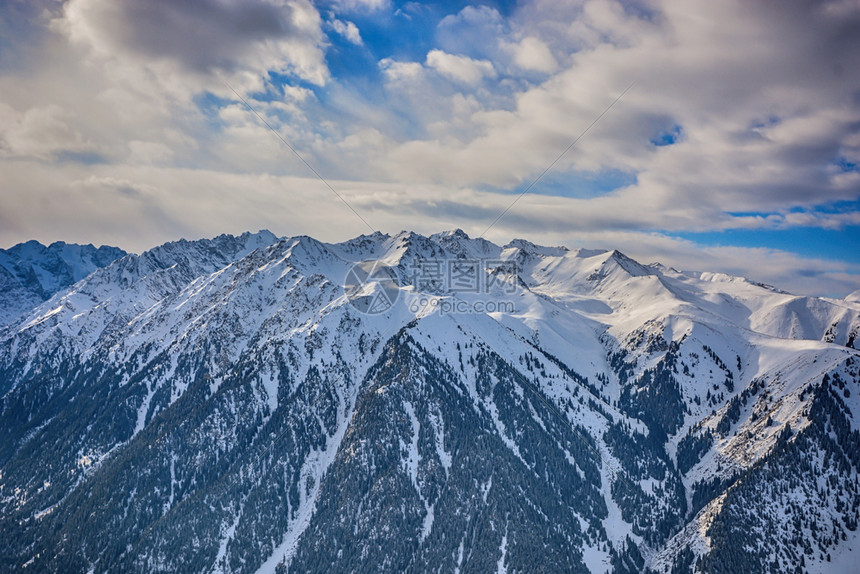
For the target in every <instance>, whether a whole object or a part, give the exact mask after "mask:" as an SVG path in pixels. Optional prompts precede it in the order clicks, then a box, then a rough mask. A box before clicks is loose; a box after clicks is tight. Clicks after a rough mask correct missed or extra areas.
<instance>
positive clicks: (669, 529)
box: [0, 230, 860, 573]
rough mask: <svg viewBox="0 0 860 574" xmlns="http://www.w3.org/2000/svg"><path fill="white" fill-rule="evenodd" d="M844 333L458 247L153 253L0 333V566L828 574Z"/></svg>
mask: <svg viewBox="0 0 860 574" xmlns="http://www.w3.org/2000/svg"><path fill="white" fill-rule="evenodd" d="M858 331H860V303H859V302H857V300H856V297H855V298H850V297H849V298H846V299H845V300H832V299H819V298H812V297H797V296H793V295H790V294H787V293H784V292H781V291H778V290H775V289H773V288H769V287H767V286H762V285H757V284H754V283H750V282H748V281H746V280H744V279H740V278H735V277H728V276H725V275H719V274H713V273H685V272H679V271H675V270H670V269H666V268H663V267H662V266H659V265H649V266H645V265H642V264H640V263H638V262H636V261H633V260H632V259H630V258H628V257H626V256H625V255H623V254H621V253H619V252H615V251H598V250H584V249H582V250H567V249H565V248H555V247H542V246H537V245H534V244H532V243H530V242H528V241H525V240H515V241H513V242H511V243H510V244H508V245H505V246H498V245H494V244H492V243H490V242H488V241H485V240H482V239H472V238H469V237H468V236H466V234H465V233H463V232H461V231H459V230H458V231H454V232H447V233H440V234H436V235H432V236H430V237H424V236H421V235H418V234H414V233H408V232H403V233H400V234H398V235H395V236H389V235H384V234H380V233H376V234H373V235H368V236H361V237H358V238H355V239H353V240H350V241H347V242H344V243H340V244H326V243H322V242H319V241H316V240H314V239H312V238H309V237H293V238H282V239H279V238H276V237H275V236H273V235H272V234H270V233H268V232H259V233H257V234H244V235H242V236H239V237H231V236H220V237H217V238H215V239H212V240H204V241H195V242H188V241H179V242H175V243H168V244H165V245H163V246H160V247H157V248H155V249H153V250H151V251H148V252H146V253H143V254H141V255H139V256H138V255H126V256H124V257H121V258H119V259H117V260H115V261H113V262H112V263H110V264H109V265H107V266H105V267H103V268H100V269H96V270H94V271H93V272H92V273H90V274H88V275H87V276H86V277H85V278H83V279H82V280H80V281H78V282H76V283H74V284H73V285H71V286H70V287H68V288H66V289H65V290H62V291H60V292H58V293H56V294H55V295H54V296H53V297H51V298H50V300H48V301H46V302H44V303H41V304H39V305H37V306H34V307H33V308H32V309H30V310H29V311H28V312H27V313H26V314H25V315H24V316H22V317H21V318H19V319H17V320H15V321H13V322H11V323H10V324H9V325H7V326H6V327H4V328H2V329H0V397H2V398H0V433H2V436H3V437H4V438H3V441H2V442H0V531H2V532H3V538H4V544H3V545H2V546H0V564H2V566H3V567H2V570H3V571H10V572H18V571H25V572H28V571H35V572H43V571H48V572H116V571H122V572H133V571H139V572H160V571H165V572H176V571H181V572H207V573H208V572H286V571H290V572H311V571H325V572H366V571H398V572H400V571H405V572H425V571H444V572H450V571H455V572H486V571H508V572H534V571H545V572H567V571H571V572H609V571H613V572H661V573H663V572H665V573H668V572H696V571H705V572H795V571H798V570H799V571H808V572H853V571H855V570H856V563H857V558H858V557H860V535H858V532H857V522H858V518H860V515H858V513H860V474H858V472H860V427H858V417H860V353H858V351H856V350H854V347H855V346H856V345H857V339H858Z"/></svg>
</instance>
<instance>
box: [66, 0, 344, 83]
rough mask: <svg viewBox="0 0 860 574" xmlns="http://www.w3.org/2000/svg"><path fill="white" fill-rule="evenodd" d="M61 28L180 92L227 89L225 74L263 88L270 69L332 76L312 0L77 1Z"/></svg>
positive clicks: (314, 78)
mask: <svg viewBox="0 0 860 574" xmlns="http://www.w3.org/2000/svg"><path fill="white" fill-rule="evenodd" d="M53 27H54V29H55V30H58V31H61V32H62V33H64V34H66V35H67V36H68V37H69V38H70V39H71V40H72V41H73V42H74V43H76V44H79V45H81V46H84V47H87V48H89V49H91V51H92V53H93V55H94V56H96V57H98V58H100V59H102V60H105V61H108V62H111V63H112V64H114V65H116V66H126V67H127V66H128V65H129V64H131V65H134V66H136V67H138V68H141V69H142V70H145V71H146V72H148V74H146V77H143V78H142V79H143V80H145V81H154V82H159V83H161V84H163V85H165V86H170V87H171V88H172V89H174V90H177V91H178V90H180V86H179V85H180V84H182V85H185V86H187V87H189V88H190V89H191V90H192V91H200V90H202V89H207V88H208V89H221V88H223V86H221V85H220V82H218V81H217V80H218V79H220V78H221V77H228V78H231V79H233V80H234V81H236V82H237V83H240V84H242V85H243V86H244V85H245V84H247V85H248V87H249V88H259V87H260V86H261V85H262V79H261V76H263V75H264V74H265V73H266V72H267V71H275V72H279V73H284V74H295V75H296V76H298V77H300V78H302V79H304V80H306V81H308V82H311V83H314V84H319V85H322V84H324V83H325V81H326V80H327V79H328V76H329V74H328V69H327V67H326V65H325V59H324V53H323V50H322V46H321V44H322V42H323V34H322V31H321V19H320V17H319V13H318V12H317V11H316V9H315V8H314V7H313V5H311V4H310V2H308V0H281V1H271V2H270V1H265V0H251V1H242V2H239V1H220V0H199V1H195V2H173V1H171V0H152V1H147V2H137V1H135V0H118V1H117V0H70V1H69V2H67V3H66V4H65V5H64V7H63V9H62V14H61V15H59V16H58V17H57V18H56V19H54V21H53ZM128 73H130V72H128ZM189 82H190V85H189Z"/></svg>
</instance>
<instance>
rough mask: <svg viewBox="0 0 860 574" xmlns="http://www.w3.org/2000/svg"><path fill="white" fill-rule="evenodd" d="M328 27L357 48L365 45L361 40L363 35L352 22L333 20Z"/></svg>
mask: <svg viewBox="0 0 860 574" xmlns="http://www.w3.org/2000/svg"><path fill="white" fill-rule="evenodd" d="M328 25H329V26H330V27H331V29H332V30H334V31H335V32H337V33H338V34H340V35H341V36H343V37H344V38H346V39H347V40H348V41H350V42H352V43H353V44H355V45H356V46H361V45H363V44H364V41H362V39H361V33H360V32H359V30H358V26H356V25H355V23H353V22H350V21H349V20H346V21H345V20H338V19H337V18H332V19H331V20H329V22H328Z"/></svg>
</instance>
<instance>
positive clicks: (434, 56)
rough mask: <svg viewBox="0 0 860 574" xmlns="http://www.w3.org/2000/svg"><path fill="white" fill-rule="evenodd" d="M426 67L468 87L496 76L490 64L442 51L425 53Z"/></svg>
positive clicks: (485, 61)
mask: <svg viewBox="0 0 860 574" xmlns="http://www.w3.org/2000/svg"><path fill="white" fill-rule="evenodd" d="M427 66H429V67H430V68H433V69H434V70H436V71H437V72H439V73H440V74H442V75H443V76H446V77H448V78H451V79H452V80H456V81H458V82H462V83H464V84H470V85H474V84H477V83H479V82H480V81H481V80H483V79H484V78H492V77H494V76H495V75H496V70H495V68H493V64H492V62H488V61H487V60H473V59H472V58H468V57H466V56H458V55H455V54H448V53H446V52H443V51H442V50H430V51H429V52H428V53H427Z"/></svg>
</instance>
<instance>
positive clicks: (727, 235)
mask: <svg viewBox="0 0 860 574" xmlns="http://www.w3.org/2000/svg"><path fill="white" fill-rule="evenodd" d="M858 203H860V202H856V201H855V202H844V204H845V205H842V206H839V207H833V206H831V207H830V209H831V210H833V209H840V210H841V211H845V210H847V209H846V208H847V206H848V205H852V204H853V205H854V206H855V208H856V207H860V206H858ZM839 212H840V211H829V212H824V211H818V213H819V214H822V215H823V214H826V213H839ZM733 215H760V216H762V217H766V216H767V214H761V213H759V214H753V213H744V214H733ZM670 235H673V236H676V237H680V238H683V239H688V240H690V241H694V242H696V243H698V244H700V245H705V246H723V247H766V248H770V249H779V250H782V251H788V252H791V253H796V254H798V255H801V256H804V257H810V258H816V259H826V260H833V261H847V262H850V263H855V264H860V225H846V226H843V227H841V228H838V229H826V228H821V227H813V226H803V227H800V226H798V227H786V228H776V229H774V228H762V229H729V230H725V231H707V232H684V233H671V234H670Z"/></svg>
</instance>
